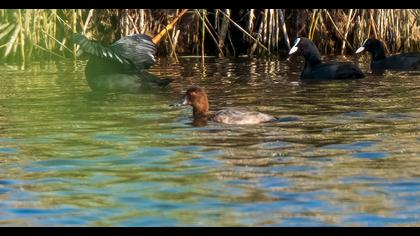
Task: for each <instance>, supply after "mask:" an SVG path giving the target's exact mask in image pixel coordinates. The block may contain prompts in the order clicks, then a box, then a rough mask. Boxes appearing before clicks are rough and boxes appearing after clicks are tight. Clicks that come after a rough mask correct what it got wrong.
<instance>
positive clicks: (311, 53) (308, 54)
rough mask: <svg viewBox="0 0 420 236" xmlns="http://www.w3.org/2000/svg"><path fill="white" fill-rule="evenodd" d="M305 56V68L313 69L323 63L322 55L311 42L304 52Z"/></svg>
mask: <svg viewBox="0 0 420 236" xmlns="http://www.w3.org/2000/svg"><path fill="white" fill-rule="evenodd" d="M303 56H304V57H305V67H306V66H310V67H313V66H316V65H318V64H321V63H322V61H321V54H320V53H319V50H318V48H317V47H316V46H315V44H313V42H310V45H309V47H308V48H307V49H305V50H304V52H303Z"/></svg>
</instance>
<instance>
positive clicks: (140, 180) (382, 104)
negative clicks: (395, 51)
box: [0, 58, 420, 226]
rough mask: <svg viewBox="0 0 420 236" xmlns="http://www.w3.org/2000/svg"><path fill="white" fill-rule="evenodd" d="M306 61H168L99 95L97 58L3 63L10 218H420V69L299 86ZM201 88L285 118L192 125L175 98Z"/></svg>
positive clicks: (251, 221)
mask: <svg viewBox="0 0 420 236" xmlns="http://www.w3.org/2000/svg"><path fill="white" fill-rule="evenodd" d="M350 59H352V58H350ZM340 60H341V59H340ZM360 66H361V68H362V69H363V70H364V71H366V72H368V67H367V65H366V64H365V63H363V64H360ZM301 69H302V61H301V60H296V59H294V60H292V61H289V62H286V61H284V59H271V60H267V59H266V60H257V59H246V58H243V59H237V60H217V59H206V63H205V64H204V65H203V64H202V63H201V60H200V59H185V58H184V59H180V62H179V63H175V62H169V61H160V62H159V63H158V64H157V65H155V66H154V67H153V68H152V70H151V71H152V72H153V73H155V74H158V75H161V76H165V77H172V78H176V81H175V82H174V83H173V84H171V85H170V86H169V87H168V88H166V89H162V90H158V91H149V92H146V91H144V92H142V93H141V94H117V93H110V94H105V95H104V94H102V95H101V94H95V93H92V92H91V91H90V89H89V87H88V86H87V83H86V81H85V79H84V74H83V70H84V63H81V64H80V65H77V66H76V67H75V66H74V65H73V64H72V63H52V64H47V65H38V64H35V65H32V66H30V67H27V68H26V69H25V70H20V69H19V68H18V67H16V66H7V65H6V66H5V65H3V66H1V71H2V73H1V76H0V77H1V79H0V225H3V226H393V225H402V226H406V225H417V226H420V145H419V144H420V136H419V133H420V123H419V121H420V110H419V109H420V105H419V101H420V100H419V98H420V74H419V73H388V74H385V75H383V76H374V75H368V76H367V77H366V78H364V79H362V80H348V81H326V82H318V83H302V82H301V81H300V80H299V74H300V71H301ZM192 84H198V85H201V86H202V87H204V88H205V89H206V90H207V92H208V95H209V100H210V107H211V109H218V108H223V107H233V106H238V107H239V106H240V107H248V108H249V109H251V110H258V111H262V112H266V113H269V114H272V115H276V116H278V117H283V118H286V119H283V121H282V122H276V123H268V124H261V125H245V126H244V125H242V126H239V125H221V124H215V123H211V122H210V123H208V125H207V126H204V127H195V126H193V125H192V112H191V108H189V107H185V108H178V107H177V108H174V107H170V106H169V105H170V104H172V103H173V102H175V101H176V100H177V99H178V98H179V97H180V96H181V94H182V92H183V91H185V89H186V88H187V87H188V86H190V85H192Z"/></svg>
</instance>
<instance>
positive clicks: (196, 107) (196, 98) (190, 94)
mask: <svg viewBox="0 0 420 236" xmlns="http://www.w3.org/2000/svg"><path fill="white" fill-rule="evenodd" d="M176 105H177V106H178V105H190V106H192V107H193V116H194V122H195V123H197V122H198V121H203V120H205V121H207V120H209V121H214V122H218V123H224V124H239V125H243V124H259V123H263V122H271V121H276V120H278V119H277V118H276V117H274V116H271V115H267V114H264V113H261V112H255V111H248V110H246V109H243V108H227V109H223V110H219V111H215V112H210V111H209V102H208V98H207V94H206V92H205V91H204V89H202V88H201V87H199V86H192V87H190V88H188V90H187V91H186V92H185V95H184V96H183V97H182V99H181V100H180V101H179V102H178V103H177V104H176Z"/></svg>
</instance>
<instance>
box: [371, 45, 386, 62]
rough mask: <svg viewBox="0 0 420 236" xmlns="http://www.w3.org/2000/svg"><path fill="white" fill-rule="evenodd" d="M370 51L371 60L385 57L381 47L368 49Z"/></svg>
mask: <svg viewBox="0 0 420 236" xmlns="http://www.w3.org/2000/svg"><path fill="white" fill-rule="evenodd" d="M369 51H370V53H371V54H372V60H374V61H377V60H382V59H385V58H386V56H385V49H384V48H383V47H377V48H375V49H374V50H369Z"/></svg>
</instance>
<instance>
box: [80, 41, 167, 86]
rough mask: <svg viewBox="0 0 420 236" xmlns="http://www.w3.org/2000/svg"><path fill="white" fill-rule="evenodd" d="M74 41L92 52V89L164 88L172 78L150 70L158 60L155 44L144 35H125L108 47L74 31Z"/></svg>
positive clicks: (87, 72) (88, 75)
mask: <svg viewBox="0 0 420 236" xmlns="http://www.w3.org/2000/svg"><path fill="white" fill-rule="evenodd" d="M73 41H74V42H75V43H76V44H78V45H80V48H81V50H82V51H84V52H86V53H88V54H89V55H90V58H89V61H88V63H87V64H86V68H85V75H86V80H87V82H88V84H89V86H90V88H91V89H92V90H134V91H135V90H136V89H140V88H144V87H146V88H149V87H164V86H166V85H168V84H169V83H170V82H172V81H173V79H168V78H167V79H160V78H158V77H157V76H155V75H153V74H151V73H149V72H147V69H149V68H150V66H152V65H153V64H155V63H156V58H155V54H156V45H155V44H154V43H153V42H152V38H151V37H149V36H147V35H144V34H135V35H129V36H126V37H123V38H121V39H119V40H118V41H116V42H115V43H113V44H112V45H111V46H109V47H104V46H102V45H100V44H99V43H96V42H94V41H91V40H89V39H87V38H86V37H85V36H83V35H82V34H79V33H75V34H74V37H73Z"/></svg>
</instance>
